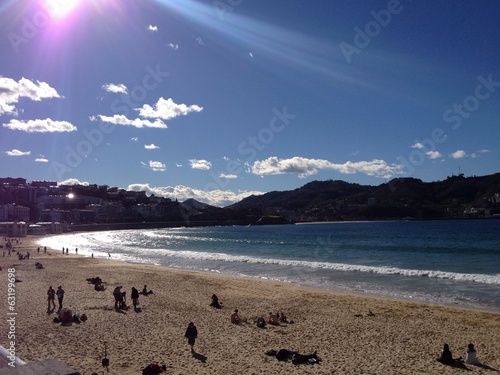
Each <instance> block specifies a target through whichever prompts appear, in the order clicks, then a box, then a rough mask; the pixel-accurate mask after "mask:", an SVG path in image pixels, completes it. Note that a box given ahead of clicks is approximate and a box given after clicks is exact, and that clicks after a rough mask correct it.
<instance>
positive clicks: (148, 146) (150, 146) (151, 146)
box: [144, 143, 160, 150]
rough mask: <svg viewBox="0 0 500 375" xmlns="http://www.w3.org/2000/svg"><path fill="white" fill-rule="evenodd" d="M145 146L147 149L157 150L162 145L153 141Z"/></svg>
mask: <svg viewBox="0 0 500 375" xmlns="http://www.w3.org/2000/svg"><path fill="white" fill-rule="evenodd" d="M144 148H145V149H146V150H156V149H159V148H160V146H157V145H155V144H154V143H151V144H150V145H144Z"/></svg>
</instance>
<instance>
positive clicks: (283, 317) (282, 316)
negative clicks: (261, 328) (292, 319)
mask: <svg viewBox="0 0 500 375" xmlns="http://www.w3.org/2000/svg"><path fill="white" fill-rule="evenodd" d="M278 320H279V321H280V322H282V323H288V318H287V317H286V315H285V314H284V313H283V312H279V313H278Z"/></svg>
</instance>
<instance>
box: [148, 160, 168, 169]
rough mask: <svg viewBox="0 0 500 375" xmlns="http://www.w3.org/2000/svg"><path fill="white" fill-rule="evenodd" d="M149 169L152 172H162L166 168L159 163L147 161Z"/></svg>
mask: <svg viewBox="0 0 500 375" xmlns="http://www.w3.org/2000/svg"><path fill="white" fill-rule="evenodd" d="M149 168H151V169H152V170H153V171H154V172H164V171H165V170H166V169H167V167H166V165H165V164H163V163H162V162H161V161H154V160H150V161H149Z"/></svg>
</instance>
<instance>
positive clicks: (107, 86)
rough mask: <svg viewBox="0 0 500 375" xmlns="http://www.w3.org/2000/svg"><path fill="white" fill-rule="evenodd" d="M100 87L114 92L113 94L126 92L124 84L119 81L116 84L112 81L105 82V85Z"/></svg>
mask: <svg viewBox="0 0 500 375" xmlns="http://www.w3.org/2000/svg"><path fill="white" fill-rule="evenodd" d="M102 88H103V89H104V90H106V91H108V92H114V93H115V94H120V93H121V94H126V93H127V86H125V85H124V84H122V83H120V84H118V85H116V84H114V83H106V84H105V85H102Z"/></svg>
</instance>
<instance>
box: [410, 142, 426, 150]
mask: <svg viewBox="0 0 500 375" xmlns="http://www.w3.org/2000/svg"><path fill="white" fill-rule="evenodd" d="M411 148H417V149H419V150H421V149H423V148H425V146H424V145H423V144H422V143H420V142H417V143H415V144H413V145H412V146H411Z"/></svg>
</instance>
